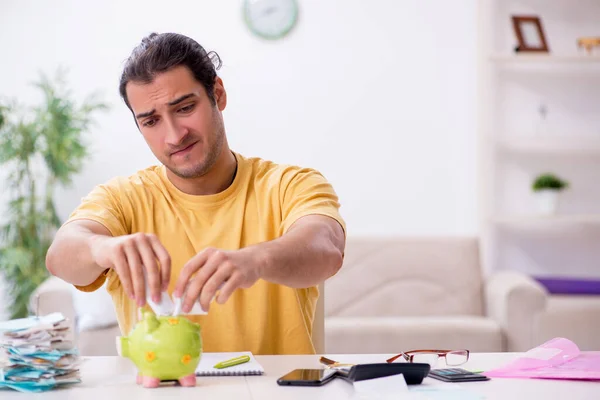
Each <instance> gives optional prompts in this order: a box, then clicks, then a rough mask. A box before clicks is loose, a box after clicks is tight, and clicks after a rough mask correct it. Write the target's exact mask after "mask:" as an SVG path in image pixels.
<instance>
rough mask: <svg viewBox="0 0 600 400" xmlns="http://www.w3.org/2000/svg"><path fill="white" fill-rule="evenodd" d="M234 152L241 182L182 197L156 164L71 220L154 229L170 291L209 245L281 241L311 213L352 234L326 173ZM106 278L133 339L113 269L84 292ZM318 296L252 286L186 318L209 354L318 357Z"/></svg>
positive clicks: (312, 291) (130, 314) (117, 230)
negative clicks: (167, 261) (167, 260)
mask: <svg viewBox="0 0 600 400" xmlns="http://www.w3.org/2000/svg"><path fill="white" fill-rule="evenodd" d="M234 154H235V156H236V158H237V161H238V169H237V173H236V176H235V178H234V181H233V183H232V184H231V185H230V186H229V187H228V188H227V189H226V190H224V191H222V192H220V193H217V194H214V195H207V196H194V195H188V194H185V193H183V192H181V191H179V190H178V189H177V188H176V187H175V186H173V184H172V183H171V182H170V181H169V180H168V178H167V176H166V170H165V167H164V166H162V165H161V166H153V167H150V168H148V169H145V170H142V171H139V172H137V173H136V174H134V175H132V176H130V177H128V178H125V177H119V178H115V179H112V180H110V181H109V182H107V183H106V184H104V185H99V186H97V187H96V188H94V189H93V190H92V192H91V193H90V194H89V195H88V196H87V197H85V198H84V199H83V200H82V203H81V205H80V206H79V207H78V208H77V209H76V210H75V211H74V212H73V213H72V214H71V216H70V218H69V221H67V223H68V222H70V221H73V220H77V219H89V220H93V221H97V222H99V223H101V224H102V225H104V226H105V227H106V228H107V229H108V230H109V231H110V232H111V234H112V235H113V236H119V235H126V234H131V233H136V232H144V233H154V234H155V235H156V236H157V237H158V238H159V240H160V241H161V243H162V244H163V246H165V248H166V249H167V251H168V252H169V254H170V256H171V280H170V287H169V293H172V292H173V290H174V286H175V282H176V280H177V277H178V276H179V273H180V271H181V269H182V268H183V265H184V264H185V263H186V262H187V261H188V260H189V259H190V258H192V257H193V256H194V255H195V254H197V253H198V252H200V251H201V250H203V249H204V248H206V247H215V248H219V249H223V250H235V249H240V248H243V247H246V246H249V245H253V244H257V243H261V242H265V241H269V240H274V239H276V238H278V237H280V236H282V235H283V234H284V233H285V232H286V231H287V229H288V228H289V227H290V226H291V225H292V224H293V223H294V221H296V220H297V219H298V218H300V217H302V216H305V215H308V214H321V215H326V216H329V217H331V218H334V219H335V220H337V221H338V222H339V223H340V224H341V225H342V228H344V230H345V224H344V221H343V220H342V218H341V216H340V214H339V203H338V197H337V195H336V194H335V192H334V190H333V188H332V186H331V185H330V184H329V183H328V182H327V181H326V180H325V178H324V177H323V176H322V175H321V174H320V173H319V172H317V171H315V170H313V169H307V168H300V167H295V166H289V165H278V164H275V163H272V162H269V161H265V160H261V159H259V158H245V157H243V156H241V155H240V154H237V153H234ZM105 281H107V282H106V288H107V290H108V292H109V293H110V295H111V296H112V299H113V302H114V305H115V310H116V313H117V318H118V321H119V326H120V329H121V331H122V332H123V334H127V333H129V332H130V330H131V329H132V328H133V326H134V325H135V323H136V321H137V318H138V308H137V305H136V304H135V302H134V301H132V300H130V299H129V297H127V295H126V294H125V292H124V291H123V288H122V286H121V283H120V281H119V278H118V276H117V274H116V273H115V272H114V270H112V269H110V270H107V271H105V272H104V273H103V274H102V275H101V276H100V277H99V278H98V279H97V280H96V281H95V282H94V283H92V284H90V285H88V286H85V287H78V288H79V289H80V290H83V291H93V290H96V289H98V288H99V287H101V286H102V284H103V283H104V282H105ZM318 296H319V293H318V289H317V287H311V288H306V289H293V288H290V287H287V286H283V285H278V284H274V283H270V282H267V281H264V280H259V281H258V282H256V284H254V285H253V286H252V287H251V288H248V289H237V290H236V291H235V292H234V293H233V295H232V296H231V297H230V298H229V300H228V301H227V302H226V303H225V304H222V305H221V304H217V303H216V302H213V303H212V304H211V308H210V312H209V313H208V315H205V316H188V318H189V319H190V320H192V321H194V322H198V323H199V324H200V325H201V328H202V339H203V344H204V351H207V352H217V351H218V352H220V351H252V352H253V353H255V354H314V352H315V350H314V346H313V343H312V323H313V318H314V313H315V306H316V302H317V298H318ZM145 309H148V306H147V305H146V306H145Z"/></svg>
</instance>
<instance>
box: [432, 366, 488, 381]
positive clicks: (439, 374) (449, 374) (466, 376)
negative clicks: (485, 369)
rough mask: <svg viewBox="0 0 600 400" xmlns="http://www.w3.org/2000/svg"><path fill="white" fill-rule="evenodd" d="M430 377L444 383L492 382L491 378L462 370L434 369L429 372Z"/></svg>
mask: <svg viewBox="0 0 600 400" xmlns="http://www.w3.org/2000/svg"><path fill="white" fill-rule="evenodd" d="M428 376H429V377H431V378H433V379H438V380H440V381H444V382H477V381H489V380H490V378H488V377H487V376H485V375H482V374H477V373H475V372H471V371H467V370H466V369H462V368H444V369H432V370H431V371H429V375H428Z"/></svg>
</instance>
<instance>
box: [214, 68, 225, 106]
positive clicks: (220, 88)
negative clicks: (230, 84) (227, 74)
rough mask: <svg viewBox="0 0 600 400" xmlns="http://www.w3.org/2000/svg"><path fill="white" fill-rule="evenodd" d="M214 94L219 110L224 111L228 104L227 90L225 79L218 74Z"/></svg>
mask: <svg viewBox="0 0 600 400" xmlns="http://www.w3.org/2000/svg"><path fill="white" fill-rule="evenodd" d="M213 94H214V97H215V102H216V103H217V107H218V108H219V111H223V110H224V109H225V107H226V106H227V92H226V91H225V86H224V85H223V80H222V79H221V78H220V77H218V76H217V77H216V78H215V87H214V89H213Z"/></svg>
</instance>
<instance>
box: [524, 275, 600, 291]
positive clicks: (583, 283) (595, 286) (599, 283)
mask: <svg viewBox="0 0 600 400" xmlns="http://www.w3.org/2000/svg"><path fill="white" fill-rule="evenodd" d="M533 279H535V280H536V281H538V282H539V283H540V284H541V285H542V286H544V287H545V288H546V289H547V290H548V292H550V293H552V294H588V295H600V280H598V279H579V278H548V277H536V276H534V277H533Z"/></svg>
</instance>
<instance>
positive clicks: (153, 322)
mask: <svg viewBox="0 0 600 400" xmlns="http://www.w3.org/2000/svg"><path fill="white" fill-rule="evenodd" d="M159 325H160V322H159V321H158V319H157V318H156V316H155V315H154V314H153V313H151V312H149V311H146V312H145V313H144V328H145V331H146V332H148V333H150V332H152V331H154V330H155V329H156V328H158V326H159Z"/></svg>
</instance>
